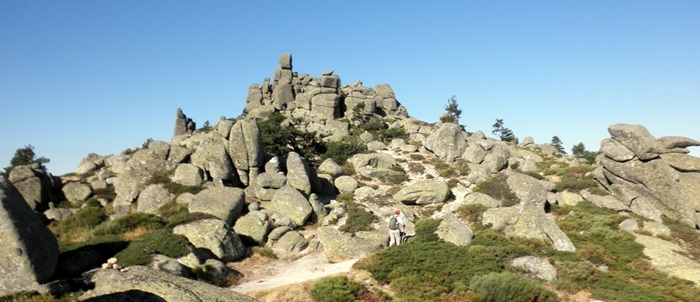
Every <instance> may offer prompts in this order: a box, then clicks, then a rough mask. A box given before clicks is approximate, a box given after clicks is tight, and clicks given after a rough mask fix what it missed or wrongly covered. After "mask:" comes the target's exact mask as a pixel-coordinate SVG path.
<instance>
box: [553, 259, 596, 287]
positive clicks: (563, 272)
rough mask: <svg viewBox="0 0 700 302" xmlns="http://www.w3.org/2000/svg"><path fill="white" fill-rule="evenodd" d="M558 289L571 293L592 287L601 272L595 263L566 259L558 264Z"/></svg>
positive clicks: (556, 282)
mask: <svg viewBox="0 0 700 302" xmlns="http://www.w3.org/2000/svg"><path fill="white" fill-rule="evenodd" d="M556 268H557V280H556V281H555V284H556V286H557V288H558V289H560V290H564V291H567V292H570V293H576V292H578V291H581V290H584V289H588V288H591V287H592V286H593V284H595V281H596V280H597V278H598V274H599V273H600V272H599V271H598V269H596V268H595V267H594V266H593V265H591V264H589V263H586V262H583V261H564V262H560V263H557V264H556Z"/></svg>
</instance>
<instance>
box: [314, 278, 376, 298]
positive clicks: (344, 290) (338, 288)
mask: <svg viewBox="0 0 700 302" xmlns="http://www.w3.org/2000/svg"><path fill="white" fill-rule="evenodd" d="M362 288H363V286H362V284H360V283H358V282H356V281H354V280H350V279H348V277H346V276H337V277H325V278H321V279H320V280H318V281H317V282H316V283H314V285H313V286H312V287H311V289H309V295H310V296H311V298H313V299H314V301H319V302H355V301H357V300H356V295H357V294H358V292H359V291H360V290H361V289H362Z"/></svg>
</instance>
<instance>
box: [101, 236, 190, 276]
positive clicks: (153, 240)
mask: <svg viewBox="0 0 700 302" xmlns="http://www.w3.org/2000/svg"><path fill="white" fill-rule="evenodd" d="M188 244H189V242H188V241H187V238H185V237H184V236H181V235H175V234H173V233H172V232H171V231H170V229H158V230H155V231H152V232H150V233H147V234H145V235H144V236H143V237H141V238H140V239H137V240H134V241H131V243H129V246H127V248H126V249H124V250H122V251H121V252H119V253H118V254H117V255H116V256H115V257H116V258H117V259H119V264H120V265H121V266H124V267H126V266H132V265H146V264H147V263H148V262H149V261H151V256H152V255H153V254H156V253H158V254H161V255H165V256H168V257H170V258H179V257H182V256H185V255H187V253H189V250H188V248H187V246H188Z"/></svg>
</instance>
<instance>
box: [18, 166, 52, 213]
mask: <svg viewBox="0 0 700 302" xmlns="http://www.w3.org/2000/svg"><path fill="white" fill-rule="evenodd" d="M8 176H9V177H8V179H9V181H10V182H11V183H12V185H14V187H15V188H17V190H18V191H19V193H20V194H21V195H22V198H23V199H24V200H25V201H26V202H27V204H29V207H30V208H32V210H35V211H44V210H46V209H48V208H49V202H51V201H54V202H57V201H58V200H59V199H58V198H57V196H56V195H57V194H55V192H56V191H57V188H60V179H58V178H55V177H53V176H51V175H50V174H48V173H47V172H46V169H45V168H44V167H43V166H41V165H39V164H32V165H25V166H16V167H14V168H12V170H11V171H10V174H9V175H8Z"/></svg>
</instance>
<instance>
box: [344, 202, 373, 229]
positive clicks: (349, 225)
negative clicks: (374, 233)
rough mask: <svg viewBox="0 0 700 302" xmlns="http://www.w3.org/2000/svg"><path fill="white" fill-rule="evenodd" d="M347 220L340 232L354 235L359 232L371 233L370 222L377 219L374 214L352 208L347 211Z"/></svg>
mask: <svg viewBox="0 0 700 302" xmlns="http://www.w3.org/2000/svg"><path fill="white" fill-rule="evenodd" d="M347 214H348V219H347V221H346V222H345V224H344V225H342V226H341V227H340V230H341V231H343V232H348V233H353V234H354V233H356V232H360V231H371V230H372V226H371V224H372V222H373V221H375V220H376V219H377V218H376V216H374V214H372V213H369V212H367V211H365V210H364V209H363V208H360V207H352V208H350V209H348V213H347Z"/></svg>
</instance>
